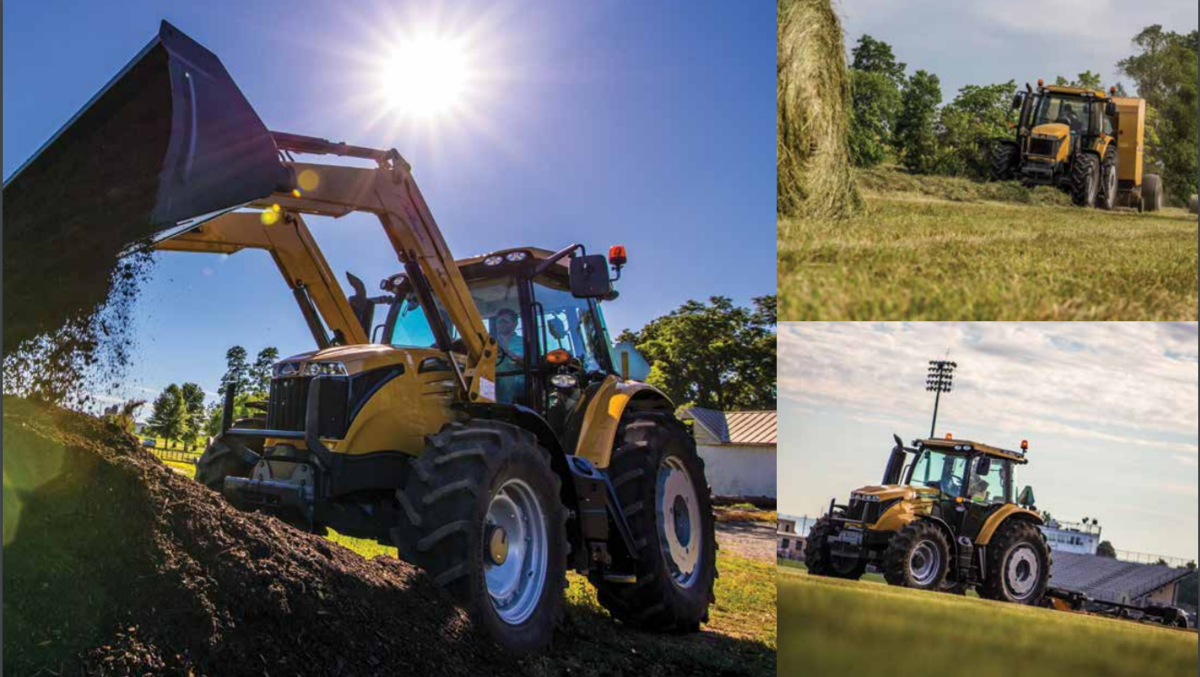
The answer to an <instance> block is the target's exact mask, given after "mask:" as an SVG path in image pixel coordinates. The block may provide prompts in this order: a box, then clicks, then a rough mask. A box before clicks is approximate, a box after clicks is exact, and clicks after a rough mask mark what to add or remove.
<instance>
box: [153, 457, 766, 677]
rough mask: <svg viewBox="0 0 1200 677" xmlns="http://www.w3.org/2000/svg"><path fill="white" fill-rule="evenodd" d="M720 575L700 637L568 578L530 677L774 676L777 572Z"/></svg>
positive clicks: (733, 560)
mask: <svg viewBox="0 0 1200 677" xmlns="http://www.w3.org/2000/svg"><path fill="white" fill-rule="evenodd" d="M167 465H168V466H170V467H172V468H174V469H176V470H178V471H179V472H181V473H183V474H185V475H187V476H188V477H192V476H194V473H195V466H193V465H189V464H185V463H170V462H167ZM735 507H742V506H735ZM750 507H751V508H752V507H753V506H750ZM760 512H762V511H760ZM772 514H773V513H772ZM759 517H761V514H760V515H759ZM772 519H773V518H772ZM328 538H329V540H331V541H333V542H334V543H337V544H339V545H341V546H343V547H345V548H347V549H349V550H351V551H353V552H355V553H358V554H359V555H361V556H363V557H366V558H368V559H369V558H372V557H377V556H379V555H390V556H392V557H395V556H396V549H395V548H394V547H391V546H385V545H380V544H379V543H377V542H375V541H373V540H369V539H362V538H352V537H350V536H344V535H342V534H339V533H336V532H334V531H332V530H331V531H330V532H329V535H328ZM717 570H718V571H719V572H720V577H719V578H718V579H717V584H716V590H715V593H716V597H717V601H716V603H715V604H714V605H713V606H712V607H710V609H709V614H710V617H709V622H708V623H707V624H705V625H704V626H703V632H701V633H699V634H690V635H662V634H655V633H646V632H639V631H637V630H632V629H629V628H626V627H624V626H622V625H620V624H618V623H616V622H614V621H613V620H612V619H611V618H610V617H609V615H608V612H607V611H606V610H605V609H604V607H602V606H601V605H600V602H599V601H598V600H597V599H596V591H595V589H594V588H593V587H592V585H591V584H590V583H588V581H587V579H586V578H585V577H583V576H580V575H578V574H574V573H568V574H567V579H568V582H569V584H570V587H569V588H568V589H567V591H566V601H567V618H566V621H565V623H564V624H563V628H562V629H561V630H560V632H559V637H558V638H557V640H556V641H555V644H554V646H553V648H552V651H551V653H550V654H549V655H546V656H538V657H535V658H531V659H529V660H528V661H527V662H526V663H525V664H524V667H525V669H526V671H527V673H528V674H529V675H531V677H541V676H542V675H560V674H570V675H575V676H577V677H599V676H600V675H611V674H640V675H647V677H651V676H655V675H663V676H666V675H674V674H714V675H715V674H720V675H729V676H730V677H732V676H734V675H756V676H762V677H767V676H768V675H770V676H773V675H775V674H776V670H775V668H776V666H775V652H776V634H777V633H776V615H775V595H776V587H775V566H774V565H772V564H771V563H769V562H758V561H755V560H750V559H746V558H744V557H737V556H736V555H727V554H725V553H722V552H718V553H717Z"/></svg>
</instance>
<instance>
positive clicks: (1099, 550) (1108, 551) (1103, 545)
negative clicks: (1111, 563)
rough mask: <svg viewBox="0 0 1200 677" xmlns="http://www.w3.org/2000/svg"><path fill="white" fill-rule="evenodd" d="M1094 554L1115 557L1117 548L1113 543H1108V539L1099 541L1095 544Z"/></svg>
mask: <svg viewBox="0 0 1200 677" xmlns="http://www.w3.org/2000/svg"><path fill="white" fill-rule="evenodd" d="M1096 554H1097V555H1099V556H1101V557H1108V558H1110V559H1116V558H1117V549H1116V548H1114V547H1113V544H1112V543H1109V542H1108V541H1100V545H1098V546H1096Z"/></svg>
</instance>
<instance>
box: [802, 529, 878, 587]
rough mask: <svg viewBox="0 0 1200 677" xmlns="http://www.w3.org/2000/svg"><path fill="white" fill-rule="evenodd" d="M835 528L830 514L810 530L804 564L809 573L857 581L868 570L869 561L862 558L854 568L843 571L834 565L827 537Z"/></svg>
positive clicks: (805, 548)
mask: <svg viewBox="0 0 1200 677" xmlns="http://www.w3.org/2000/svg"><path fill="white" fill-rule="evenodd" d="M832 530H833V522H832V521H831V520H830V519H829V516H828V515H826V516H824V517H820V518H818V519H817V521H816V523H814V524H813V526H812V528H811V529H809V530H808V538H807V540H806V541H805V543H804V566H805V568H806V569H808V573H810V574H813V575H814V576H829V577H830V578H845V579H847V580H851V581H857V580H858V579H860V578H862V575H863V574H864V573H866V571H867V561H866V559H865V558H860V559H859V561H858V563H857V564H856V565H855V566H854V568H852V569H849V570H847V571H842V570H840V569H838V568H837V567H835V566H834V565H833V558H832V557H831V556H830V554H829V543H828V541H826V538H828V537H829V534H830V532H831V531H832Z"/></svg>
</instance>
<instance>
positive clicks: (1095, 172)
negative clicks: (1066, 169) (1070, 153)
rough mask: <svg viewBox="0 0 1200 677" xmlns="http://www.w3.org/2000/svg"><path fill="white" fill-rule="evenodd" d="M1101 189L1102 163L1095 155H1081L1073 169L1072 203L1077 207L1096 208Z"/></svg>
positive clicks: (1076, 159)
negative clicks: (1097, 196) (1097, 194)
mask: <svg viewBox="0 0 1200 677" xmlns="http://www.w3.org/2000/svg"><path fill="white" fill-rule="evenodd" d="M1099 188H1100V161H1099V160H1098V159H1097V158H1096V156H1095V155H1092V154H1090V153H1081V154H1080V155H1079V157H1077V158H1075V164H1074V165H1073V166H1072V167H1071V202H1073V203H1075V206H1076V207H1094V206H1095V205H1096V193H1097V192H1098V191H1099Z"/></svg>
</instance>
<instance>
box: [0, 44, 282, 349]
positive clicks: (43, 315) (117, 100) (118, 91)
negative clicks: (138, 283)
mask: <svg viewBox="0 0 1200 677" xmlns="http://www.w3.org/2000/svg"><path fill="white" fill-rule="evenodd" d="M290 181H291V179H290V177H289V174H288V171H287V170H286V169H285V168H284V166H283V165H282V164H281V163H280V161H279V157H278V150H277V149H276V147H275V143H274V142H273V141H272V139H271V135H270V133H269V132H268V131H267V128H266V127H265V126H264V125H263V123H262V121H261V120H260V119H259V118H258V115H257V114H255V112H254V109H253V108H251V106H250V104H249V103H248V102H247V101H246V99H245V97H243V96H242V93H241V91H239V90H238V87H237V85H236V84H234V82H233V79H232V78H231V77H230V76H229V74H228V73H227V72H226V71H225V67H224V66H222V65H221V62H220V60H219V59H217V57H216V56H215V55H213V54H212V53H211V52H209V51H208V50H207V49H205V48H204V47H202V46H201V45H200V44H198V43H196V42H195V41H193V40H192V39H191V38H189V37H187V36H186V35H184V34H183V33H181V32H180V31H179V30H178V29H176V28H175V27H174V26H172V25H170V24H169V23H167V22H165V21H164V22H163V23H162V26H161V28H160V30H159V33H158V35H157V36H156V37H155V38H154V39H153V40H152V41H151V42H150V44H149V45H147V46H146V48H145V49H143V50H142V51H141V52H140V53H139V54H138V55H137V56H136V57H134V59H133V60H132V61H131V62H130V63H129V65H127V66H126V67H125V68H124V69H123V70H122V71H121V72H120V73H118V74H117V76H116V77H115V78H113V79H112V81H110V82H109V83H108V84H107V85H106V86H105V87H104V88H103V89H102V90H101V91H100V93H99V94H97V95H96V96H94V97H93V98H92V100H91V101H89V102H88V103H87V104H86V105H85V106H84V107H83V109H82V110H80V111H79V112H78V113H76V114H75V116H74V117H72V118H71V120H70V121H69V122H67V124H66V125H65V126H64V127H63V128H62V129H60V130H59V131H58V133H57V134H55V135H54V136H53V137H52V138H51V139H50V141H48V142H47V143H46V144H45V145H44V146H42V148H41V149H40V150H39V151H38V152H37V153H36V154H34V156H33V157H32V158H30V159H29V160H28V161H26V162H25V164H24V165H22V166H21V168H20V169H18V170H17V171H16V173H14V174H13V175H12V176H11V177H9V178H8V179H7V180H6V181H5V182H4V202H3V204H4V212H3V214H4V223H3V226H4V306H5V311H6V312H5V322H4V350H5V352H8V351H9V350H11V349H12V348H14V347H15V346H16V345H17V343H19V342H20V341H23V340H25V339H28V338H31V337H33V336H36V335H38V334H40V333H42V332H45V331H49V330H53V329H56V328H57V327H58V326H59V325H61V324H62V323H63V322H64V321H65V320H66V319H69V318H71V317H79V316H81V314H86V313H88V312H90V311H91V310H92V309H94V308H95V307H96V306H97V305H98V304H100V303H103V301H104V300H105V298H106V297H107V295H108V292H109V289H110V285H111V284H112V283H113V282H114V280H113V279H112V278H113V276H114V271H115V270H116V267H117V259H118V258H119V257H120V256H121V255H122V254H125V253H128V252H129V251H131V250H133V249H136V248H138V247H139V246H144V245H146V244H149V243H151V242H153V241H155V240H161V239H163V238H166V237H169V236H170V235H172V234H175V233H178V232H181V231H184V230H187V229H188V228H189V227H193V226H195V225H197V224H199V223H201V222H203V221H204V220H206V219H207V218H211V217H213V216H216V215H218V214H220V213H223V212H225V211H229V210H231V209H235V208H237V207H239V206H241V205H244V204H246V203H248V202H250V201H253V200H256V199H261V198H264V197H267V196H268V195H270V194H271V193H272V192H274V191H275V190H278V189H288V188H289V184H290Z"/></svg>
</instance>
